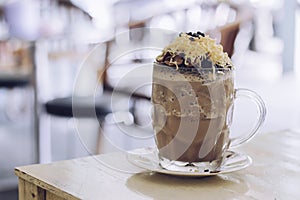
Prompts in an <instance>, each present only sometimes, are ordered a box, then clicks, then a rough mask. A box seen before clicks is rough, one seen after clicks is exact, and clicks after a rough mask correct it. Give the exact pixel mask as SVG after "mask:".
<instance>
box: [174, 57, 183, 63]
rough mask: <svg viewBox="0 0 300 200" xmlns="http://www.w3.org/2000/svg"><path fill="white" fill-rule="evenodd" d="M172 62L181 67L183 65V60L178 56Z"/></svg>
mask: <svg viewBox="0 0 300 200" xmlns="http://www.w3.org/2000/svg"><path fill="white" fill-rule="evenodd" d="M173 60H174V61H175V62H176V63H177V65H181V64H182V63H183V58H182V57H181V56H180V55H176V56H175V57H174V58H173Z"/></svg>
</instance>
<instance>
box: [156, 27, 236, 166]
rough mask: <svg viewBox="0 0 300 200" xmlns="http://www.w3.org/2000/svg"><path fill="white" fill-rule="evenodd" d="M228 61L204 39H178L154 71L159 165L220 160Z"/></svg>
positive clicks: (225, 137) (229, 87) (228, 101)
mask: <svg viewBox="0 0 300 200" xmlns="http://www.w3.org/2000/svg"><path fill="white" fill-rule="evenodd" d="M232 69H233V65H232V63H231V60H230V58H229V57H228V55H227V54H226V53H224V52H223V48H222V46H221V45H219V44H216V42H215V40H213V39H211V38H210V37H209V36H207V35H204V34H203V33H200V32H197V33H181V34H179V37H177V38H176V39H175V40H174V41H173V42H172V43H171V44H169V45H168V46H167V47H165V49H164V50H163V52H162V54H161V55H159V56H157V58H156V62H155V63H154V68H153V89H152V103H153V128H154V130H155V134H156V138H155V139H156V144H157V147H158V150H159V157H160V159H161V160H168V161H171V162H172V161H181V162H183V165H189V164H192V163H197V162H211V161H215V160H219V159H220V158H221V157H222V155H223V153H224V151H225V150H226V149H227V148H228V145H229V125H230V120H228V119H230V115H231V114H230V113H231V105H232V104H233V99H234V84H233V75H232V71H233V70H232Z"/></svg>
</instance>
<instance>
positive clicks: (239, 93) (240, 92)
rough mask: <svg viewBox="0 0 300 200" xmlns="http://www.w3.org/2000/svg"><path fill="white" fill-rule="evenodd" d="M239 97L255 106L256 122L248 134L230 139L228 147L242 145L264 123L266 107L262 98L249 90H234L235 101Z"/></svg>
mask: <svg viewBox="0 0 300 200" xmlns="http://www.w3.org/2000/svg"><path fill="white" fill-rule="evenodd" d="M239 97H246V98H248V99H250V100H252V101H253V102H254V103H255V104H256V105H257V109H258V111H259V113H258V114H259V115H258V118H257V121H256V123H255V126H253V128H252V130H250V132H249V133H248V134H245V135H243V136H240V137H237V138H232V139H231V141H230V147H236V146H239V145H240V144H243V143H245V142H247V141H249V140H250V139H251V138H252V137H253V136H254V135H255V133H256V132H257V131H258V129H259V127H260V126H261V125H262V123H263V122H264V121H265V117H266V106H265V103H264V101H263V100H262V98H261V97H260V96H259V95H258V94H257V93H255V92H253V91H252V90H249V89H236V90H235V99H237V98H239Z"/></svg>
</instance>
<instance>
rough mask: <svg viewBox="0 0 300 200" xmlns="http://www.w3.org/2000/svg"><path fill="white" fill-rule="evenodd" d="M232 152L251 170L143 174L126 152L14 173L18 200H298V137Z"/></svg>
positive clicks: (273, 138) (272, 137) (264, 138)
mask: <svg viewBox="0 0 300 200" xmlns="http://www.w3.org/2000/svg"><path fill="white" fill-rule="evenodd" d="M236 150H237V151H240V152H243V153H247V154H248V155H250V156H251V157H252V159H253V163H252V165H251V166H249V167H248V168H246V169H243V170H241V171H237V172H233V173H228V174H223V175H218V176H212V177H205V178H186V177H175V176H170V175H163V174H157V173H153V172H149V171H145V170H143V169H140V168H138V167H135V166H133V165H132V164H130V163H129V162H128V161H127V159H126V153H125V152H116V153H111V154H103V155H97V156H91V157H85V158H78V159H74V160H67V161H60V162H54V163H50V164H42V165H30V166H23V167H17V168H16V169H15V173H16V175H17V176H18V177H19V199H20V200H23V199H26V200H28V199H38V200H44V199H55V200H59V199H93V200H94V199H189V200H192V199H222V200H224V199H251V200H253V199H264V200H268V199H270V200H274V199H277V200H279V199H299V197H300V189H299V185H300V132H294V131H288V130H287V131H280V132H274V133H266V134H259V135H257V136H256V137H255V138H254V139H253V140H252V141H250V142H249V143H247V144H246V145H244V146H242V147H240V148H238V149H236Z"/></svg>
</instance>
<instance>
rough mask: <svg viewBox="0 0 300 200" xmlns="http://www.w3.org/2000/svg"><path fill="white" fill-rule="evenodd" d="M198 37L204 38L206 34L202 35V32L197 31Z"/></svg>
mask: <svg viewBox="0 0 300 200" xmlns="http://www.w3.org/2000/svg"><path fill="white" fill-rule="evenodd" d="M197 35H198V36H199V35H200V36H202V37H205V34H204V33H202V32H200V31H197Z"/></svg>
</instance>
